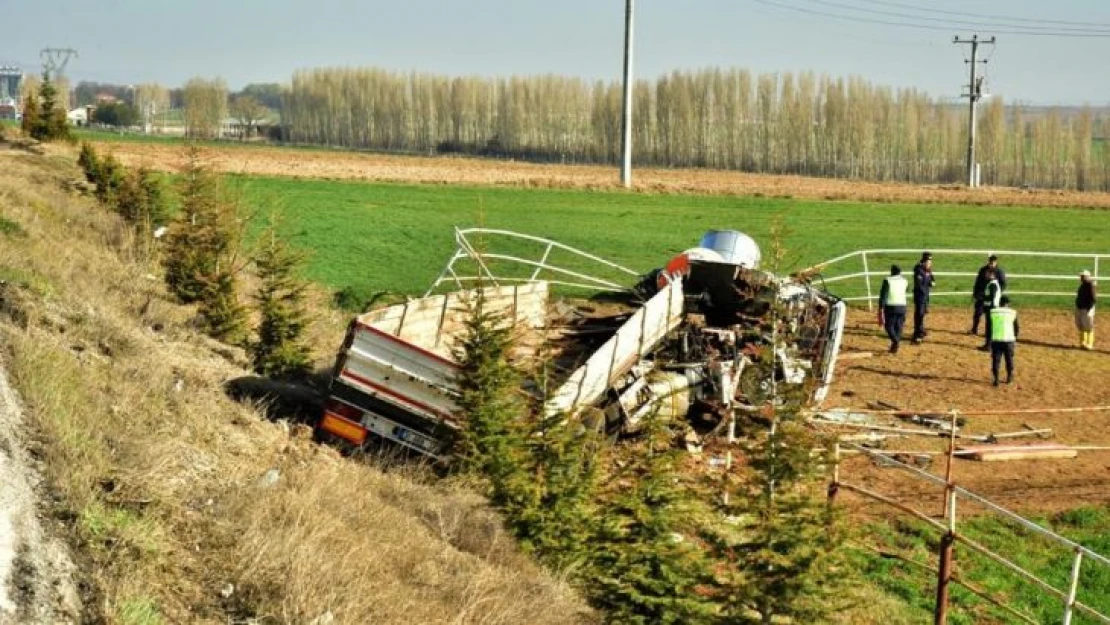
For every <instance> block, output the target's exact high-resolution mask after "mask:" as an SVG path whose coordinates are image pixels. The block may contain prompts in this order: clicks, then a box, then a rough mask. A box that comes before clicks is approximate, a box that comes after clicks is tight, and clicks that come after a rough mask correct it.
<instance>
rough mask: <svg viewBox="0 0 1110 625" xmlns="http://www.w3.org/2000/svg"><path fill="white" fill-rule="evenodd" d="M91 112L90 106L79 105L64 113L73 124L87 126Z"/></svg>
mask: <svg viewBox="0 0 1110 625" xmlns="http://www.w3.org/2000/svg"><path fill="white" fill-rule="evenodd" d="M91 112H92V107H91V106H79V107H77V108H75V109H73V110H72V111H70V112H68V113H66V119H67V120H69V123H71V124H73V125H74V126H88V125H89V117H90V114H91Z"/></svg>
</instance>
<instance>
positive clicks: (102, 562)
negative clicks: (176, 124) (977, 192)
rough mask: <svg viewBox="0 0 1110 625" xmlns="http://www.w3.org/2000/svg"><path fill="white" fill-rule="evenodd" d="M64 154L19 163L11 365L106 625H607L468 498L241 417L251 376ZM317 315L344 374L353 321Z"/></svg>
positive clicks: (324, 357)
mask: <svg viewBox="0 0 1110 625" xmlns="http://www.w3.org/2000/svg"><path fill="white" fill-rule="evenodd" d="M48 154H49V156H46V157H39V156H32V155H27V154H20V153H16V152H10V151H0V171H3V175H0V280H2V282H0V344H2V345H3V346H4V349H3V351H2V352H0V362H2V363H3V366H4V367H5V368H6V369H7V370H8V373H9V375H10V376H11V378H12V380H13V383H14V384H15V386H16V387H17V388H18V390H19V392H20V393H21V394H22V396H23V399H24V401H25V403H26V407H27V411H28V418H29V421H30V422H31V423H32V424H33V426H34V432H32V433H29V436H31V437H33V438H34V440H35V443H34V444H35V446H36V448H37V450H38V455H39V456H40V457H41V458H42V460H43V472H44V474H45V477H46V484H47V486H48V488H49V490H50V491H51V495H52V496H51V497H49V498H48V500H49V501H51V502H52V503H51V507H52V509H49V510H44V514H48V515H51V516H52V517H53V518H54V519H56V523H52V524H51V525H52V526H53V527H58V528H60V530H61V531H64V532H66V533H67V535H68V536H69V537H70V538H71V542H72V544H73V545H74V548H75V549H74V550H75V552H76V553H77V556H78V560H79V561H80V562H81V563H82V567H81V568H82V570H83V574H84V577H85V582H86V584H85V585H84V586H83V587H84V589H85V597H84V599H85V601H86V605H87V612H88V614H87V615H86V616H87V617H88V619H89V620H90V622H98V621H99V619H101V618H103V619H104V620H105V621H106V622H108V623H127V624H142V625H153V624H157V623H185V622H189V623H194V622H200V623H206V622H207V623H227V622H241V621H245V620H252V621H253V620H258V621H259V622H263V621H264V622H284V623H313V622H315V623H325V622H337V623H370V622H373V623H413V622H420V623H448V622H451V623H491V624H492V623H537V622H546V623H553V624H554V623H566V622H577V621H587V620H589V619H590V616H589V613H588V611H586V610H585V608H584V606H583V604H582V602H581V601H580V600H579V599H577V598H576V596H575V595H574V593H573V592H572V591H570V590H569V589H568V588H567V587H566V586H565V585H564V584H562V583H560V582H559V581H557V580H555V579H552V578H551V577H550V576H548V575H547V574H545V573H543V572H542V571H540V570H539V569H538V568H537V567H536V566H534V565H533V564H531V563H530V562H529V561H528V560H527V559H526V558H524V557H523V556H521V555H520V554H519V553H517V551H516V549H515V547H514V545H513V543H512V541H511V539H509V538H508V537H507V536H506V535H505V533H504V532H503V531H502V529H501V527H500V521H499V519H498V517H497V516H496V515H495V514H494V513H493V512H491V511H490V510H489V509H488V507H486V505H485V503H484V501H483V500H482V499H481V498H480V497H478V496H476V495H474V494H473V492H472V491H471V490H470V489H468V488H466V487H465V486H463V485H459V484H454V483H450V482H430V481H427V480H425V479H423V478H422V477H421V473H420V472H419V471H417V470H413V471H400V470H398V471H385V470H381V469H379V468H375V467H374V466H369V465H367V464H360V463H357V462H351V461H347V460H344V459H342V458H340V457H339V456H338V455H337V454H336V453H335V452H334V451H333V450H331V449H329V448H326V447H321V446H318V445H316V444H314V443H312V442H311V441H310V440H308V438H307V428H304V427H303V426H296V425H294V426H289V425H287V424H286V425H283V424H282V423H274V422H272V420H271V419H277V418H281V417H284V416H292V415H291V414H290V415H287V414H282V411H281V410H280V409H277V408H272V409H271V410H270V414H269V415H267V414H266V411H265V410H264V408H265V407H264V406H260V405H259V406H255V405H251V404H250V403H239V402H236V401H233V400H232V399H230V398H229V397H228V393H227V392H225V390H224V385H225V383H227V382H228V381H229V380H234V379H240V378H244V377H245V376H247V375H248V371H247V369H246V367H245V365H246V359H245V355H244V354H243V353H242V351H241V350H238V349H236V348H230V347H227V346H224V345H221V344H218V343H215V342H213V341H211V340H208V339H206V338H204V337H202V336H200V335H199V334H198V333H197V332H196V331H195V330H194V329H193V325H192V321H191V320H192V318H193V316H194V314H195V311H194V310H192V309H190V308H188V307H183V306H179V305H177V304H175V303H173V302H172V301H171V300H170V298H168V297H167V295H166V293H165V291H164V288H163V286H162V283H161V280H160V278H159V277H158V275H159V271H158V269H157V268H156V267H155V266H154V265H153V264H152V263H149V262H146V261H144V260H143V259H141V258H136V253H135V247H134V246H133V245H132V241H131V239H130V235H129V230H128V228H127V227H126V226H125V225H124V224H123V223H122V222H121V221H120V220H119V219H118V218H117V217H116V216H115V215H113V214H109V213H108V212H106V211H105V210H104V209H103V208H101V207H100V206H98V205H96V204H95V203H94V202H93V201H92V200H91V199H88V198H83V197H79V196H76V195H74V194H73V193H72V192H71V191H68V190H67V188H68V187H69V186H70V185H69V183H70V181H72V180H74V179H76V178H78V177H79V176H80V174H79V172H78V170H77V168H76V167H75V165H74V164H73V163H74V160H75V157H76V154H75V153H74V152H73V151H72V150H70V149H68V148H66V149H58V148H54V147H50V148H48ZM313 316H314V319H315V320H316V326H315V333H316V335H315V336H314V337H313V344H314V345H318V346H319V352H318V353H317V356H318V360H317V364H319V365H327V364H328V362H329V360H330V358H331V353H330V352H332V350H333V349H334V346H335V345H337V344H338V342H339V340H340V338H341V336H342V328H343V325H344V323H345V321H346V319H345V315H341V314H336V313H334V312H332V311H329V310H328V309H327V308H326V307H324V306H319V307H318V308H317V309H316V310H315V311H314V315H313ZM268 416H269V417H270V418H267V417H268ZM332 619H334V621H333V620H332Z"/></svg>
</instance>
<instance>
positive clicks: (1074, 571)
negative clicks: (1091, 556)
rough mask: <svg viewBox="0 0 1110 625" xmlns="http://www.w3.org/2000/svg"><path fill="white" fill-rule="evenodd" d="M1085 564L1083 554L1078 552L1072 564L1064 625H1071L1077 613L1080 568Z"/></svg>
mask: <svg viewBox="0 0 1110 625" xmlns="http://www.w3.org/2000/svg"><path fill="white" fill-rule="evenodd" d="M1082 564H1083V552H1082V551H1079V550H1076V552H1075V560H1074V561H1072V563H1071V581H1070V582H1069V584H1068V597H1067V599H1066V600H1065V601H1064V625H1071V616H1072V613H1073V612H1074V611H1075V597H1076V595H1077V594H1078V593H1079V567H1080V566H1081V565H1082Z"/></svg>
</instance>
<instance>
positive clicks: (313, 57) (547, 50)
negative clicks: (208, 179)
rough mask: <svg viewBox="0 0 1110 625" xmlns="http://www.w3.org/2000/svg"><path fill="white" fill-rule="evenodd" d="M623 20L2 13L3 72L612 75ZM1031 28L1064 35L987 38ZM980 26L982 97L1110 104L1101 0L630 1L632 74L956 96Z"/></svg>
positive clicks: (373, 11) (421, 14)
mask: <svg viewBox="0 0 1110 625" xmlns="http://www.w3.org/2000/svg"><path fill="white" fill-rule="evenodd" d="M788 7H793V9H794V10H791V9H790V8H788ZM806 11H808V12H806ZM815 13H826V14H832V15H839V16H842V17H847V19H837V18H834V17H831V16H829V15H817V14H815ZM969 13H976V14H981V15H986V16H991V18H990V19H987V18H978V17H974V16H968V15H967V14H969ZM623 19H624V0H561V1H558V2H547V1H545V2H540V1H538V0H454V1H447V0H438V1H432V0H391V1H382V0H265V1H261V0H190V1H185V2H182V1H174V2H166V1H163V0H96V1H92V0H0V32H2V33H3V35H2V36H0V64H11V63H15V64H19V65H22V66H24V67H25V68H29V69H32V70H34V71H36V72H37V71H40V65H39V60H38V59H39V50H40V49H41V48H44V47H48V46H49V47H72V48H76V49H77V50H78V51H79V53H80V56H79V58H77V59H75V60H73V61H72V62H71V63H70V66H69V69H68V70H67V74H68V75H69V77H70V78H71V80H73V81H77V80H82V79H87V80H97V81H102V82H119V83H139V82H161V83H163V84H165V85H168V86H179V85H181V84H182V83H184V82H185V81H186V80H187V79H188V78H190V77H191V76H195V75H200V76H206V77H211V76H221V77H223V78H225V79H227V81H228V83H229V85H230V86H231V88H232V89H237V88H240V87H242V86H243V85H244V84H247V83H250V82H288V81H289V79H290V77H291V75H292V73H293V71H294V70H296V69H300V68H311V67H318V66H377V67H384V68H387V69H393V70H402V71H409V70H417V71H426V72H436V73H443V74H449V75H457V74H479V75H486V76H491V75H510V74H546V73H553V74H564V75H576V76H583V77H587V78H591V79H592V78H601V79H617V78H619V76H620V71H621V46H622V36H623V35H622V31H623ZM864 20H872V21H877V22H888V23H887V24H879V23H867V22H865V21H864ZM1031 20H1053V21H1052V22H1049V21H1041V22H1036V21H1031ZM983 22H989V23H990V24H991V25H993V27H994V30H991V29H990V28H989V27H984V28H976V24H979V25H982V24H983ZM1003 22H1005V23H1003ZM1063 22H1066V23H1063ZM903 23H912V24H917V25H918V26H928V27H931V28H935V30H934V29H930V28H911V27H906V26H901V25H897V24H903ZM1030 28H1031V29H1034V30H1037V29H1042V30H1041V32H1043V29H1059V31H1054V32H1066V33H1067V34H1070V35H1073V36H1070V37H1055V36H1034V35H1028V34H1016V32H1011V33H1004V32H1000V31H1004V30H1012V31H1024V30H1025V29H1030ZM976 30H977V31H978V32H980V33H983V34H990V33H991V32H995V33H998V45H997V47H996V50H995V51H994V52H993V56H991V57H990V63H989V64H988V66H987V76H988V82H987V88H988V89H989V90H990V91H991V92H993V93H996V94H999V95H1002V96H1004V97H1005V98H1006V99H1007V100H1010V101H1012V100H1015V99H1017V100H1021V101H1024V102H1031V103H1038V104H1091V105H1095V106H1105V105H1110V79H1108V72H1107V64H1108V62H1110V1H1108V0H1054V1H1052V2H1049V1H1047V0H1037V1H1030V0H978V1H968V0H638V1H637V3H636V65H635V69H636V74H637V76H638V77H655V76H657V75H659V74H661V73H665V72H668V71H671V70H674V69H697V68H702V67H709V66H721V67H728V66H736V67H744V68H749V69H751V70H754V71H760V72H782V71H795V72H796V71H801V70H812V71H815V72H819V73H827V74H831V75H834V76H848V75H859V76H862V77H864V78H866V79H868V80H870V81H872V82H875V83H878V84H886V85H893V86H916V87H919V88H922V89H924V90H926V91H928V92H929V93H931V94H932V95H934V96H939V97H955V96H957V95H958V94H959V93H960V90H961V85H962V84H964V83H966V80H967V71H966V65H965V64H964V62H963V59H964V56H965V54H966V47H965V46H956V45H953V44H952V43H951V41H952V37H953V35H956V34H959V35H961V36H970V34H971V33H972V32H975V31H976ZM1080 33H1082V34H1085V35H1088V36H1084V37H1078V36H1074V35H1077V34H1080ZM1090 35H1095V36H1090ZM983 51H984V54H986V55H991V54H992V52H991V51H990V49H989V48H986V47H985V48H983Z"/></svg>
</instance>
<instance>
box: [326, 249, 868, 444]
mask: <svg viewBox="0 0 1110 625" xmlns="http://www.w3.org/2000/svg"><path fill="white" fill-rule="evenodd" d="M478 238H480V239H481V242H482V245H480V246H478V245H475V243H474V242H475V240H476V239H478ZM456 242H457V248H456V250H455V253H454V255H453V256H452V257H451V259H450V260H449V261H448V263H447V266H446V267H445V268H444V270H443V272H441V274H440V276H439V278H437V280H436V281H435V283H434V284H433V285H432V287H431V288H430V289H429V291H428V293H426V294H425V296H424V297H423V298H420V299H415V300H411V301H408V302H405V303H403V304H398V305H395V306H389V307H385V308H381V309H378V310H372V311H370V312H367V313H365V314H362V315H359V316H358V317H357V318H355V319H354V320H353V321H352V323H351V325H350V327H349V329H348V331H347V335H346V337H345V340H344V342H343V345H342V346H341V348H340V350H339V353H338V356H337V358H336V363H335V368H334V371H333V376H332V380H331V384H330V389H329V398H328V400H327V403H326V404H325V407H324V411H323V413H322V415H321V417H320V419H319V422H318V425H317V432H318V434H319V435H321V436H322V437H338V438H339V439H342V440H343V441H346V442H347V443H349V444H352V445H356V446H361V445H363V444H365V443H367V442H368V441H370V440H386V441H391V442H392V443H396V444H398V445H401V446H403V447H406V448H408V449H411V450H413V451H416V452H418V453H420V454H424V455H427V456H430V457H432V458H435V459H437V460H446V459H447V458H448V456H449V454H450V449H451V443H452V440H453V437H454V433H455V432H456V431H458V429H459V428H460V427H461V426H462V424H461V423H460V421H459V415H458V414H457V408H456V406H455V398H456V397H457V390H456V388H455V385H454V376H455V373H456V371H457V369H458V365H457V364H456V363H455V361H454V359H453V355H454V352H455V349H456V345H457V341H458V339H459V337H460V335H461V332H462V331H463V328H464V324H465V320H466V318H467V315H468V311H469V306H468V303H469V302H471V301H473V298H474V297H475V296H476V295H477V291H476V289H468V288H467V287H468V286H472V285H473V284H475V283H477V284H478V285H480V288H481V289H482V295H483V297H484V300H485V306H486V308H487V310H493V311H495V312H496V313H498V315H497V316H498V317H499V318H500V319H502V320H503V322H504V323H506V324H511V325H512V326H513V327H514V328H516V329H517V330H518V333H517V336H518V337H519V340H518V346H517V349H518V350H519V353H518V354H517V355H518V356H520V357H528V356H529V355H530V354H533V353H535V352H536V350H538V349H539V348H540V347H541V346H542V347H543V348H544V350H543V351H544V354H545V356H546V357H550V358H552V359H553V363H552V365H553V366H552V367H551V368H550V369H551V370H553V371H554V372H555V377H556V379H555V380H553V385H550V386H549V388H554V389H555V390H554V391H553V392H551V393H550V394H549V395H548V396H547V397H544V398H542V401H543V402H544V410H545V411H546V412H547V413H548V414H549V415H564V416H565V417H567V418H570V419H579V420H581V421H583V422H586V423H588V424H589V425H591V426H593V427H597V428H598V429H603V430H604V431H606V432H608V433H610V434H613V435H634V434H635V433H636V432H637V431H638V430H639V429H640V428H641V427H642V425H643V421H644V418H645V417H646V416H647V415H650V414H656V415H660V416H664V417H667V418H673V419H686V420H687V421H688V422H689V424H690V428H691V429H692V431H693V432H695V435H696V436H699V437H708V436H714V435H719V434H723V433H724V431H725V430H726V429H727V428H728V427H729V425H730V424H731V423H733V420H732V419H730V416H731V415H734V414H735V413H736V412H737V411H745V410H749V411H751V410H757V409H758V408H759V407H760V406H762V405H764V404H765V403H766V402H767V400H768V399H769V398H770V396H771V393H772V392H773V389H774V387H776V386H780V387H781V386H797V387H802V388H804V389H805V390H806V392H808V393H809V399H810V401H813V402H820V401H822V400H823V399H824V397H825V394H826V393H827V392H828V388H829V384H830V383H831V381H832V375H833V370H834V367H835V364H836V357H837V353H838V351H839V349H840V343H841V338H842V335H843V332H844V321H845V315H846V308H845V305H844V303H843V302H842V301H840V300H839V299H837V298H836V297H834V296H832V295H830V294H829V293H827V292H825V291H824V290H822V289H818V288H816V287H814V286H813V285H811V284H809V283H808V281H806V280H804V279H797V278H789V277H780V276H776V275H773V274H771V273H769V272H766V271H763V270H761V269H760V268H759V265H760V252H759V248H758V246H757V245H756V243H755V242H754V241H753V240H752V239H751V238H750V237H747V236H746V235H744V234H742V233H739V232H734V231H711V232H708V233H706V235H705V236H704V237H703V238H702V241H701V243H700V244H699V245H698V246H697V247H694V248H691V249H688V250H686V251H684V252H682V253H681V254H678V255H676V256H675V257H674V258H672V259H671V260H670V261H669V262H668V263H667V264H666V265H665V266H664V267H662V268H660V269H656V270H654V271H652V272H650V273H648V274H647V275H641V274H640V273H638V272H635V271H633V270H631V269H628V268H625V267H623V266H621V265H619V264H616V263H613V262H611V261H608V260H605V259H602V258H600V257H598V256H594V255H592V254H589V253H586V252H583V251H581V250H577V249H574V248H571V247H569V246H565V245H562V244H560V243H557V242H554V241H549V240H546V239H541V238H539V237H532V236H528V235H522V234H518V233H514V232H509V231H503V230H488V229H469V230H456ZM479 249H481V250H482V251H478V250H479ZM529 251H531V252H533V253H531V254H529ZM444 285H451V286H454V287H455V288H454V290H452V291H451V292H449V293H443V294H436V292H437V291H438V290H440V289H441V288H443V286H444ZM552 288H556V289H559V290H560V291H566V292H571V290H573V289H587V290H590V291H593V297H591V298H590V299H572V298H561V299H560V300H558V301H556V300H553V299H552V297H551V289H552ZM729 434H731V432H729Z"/></svg>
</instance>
